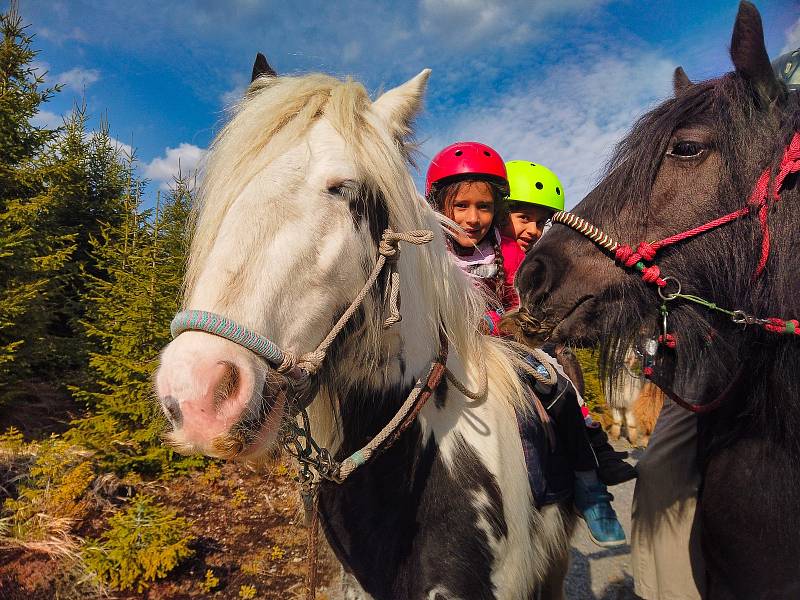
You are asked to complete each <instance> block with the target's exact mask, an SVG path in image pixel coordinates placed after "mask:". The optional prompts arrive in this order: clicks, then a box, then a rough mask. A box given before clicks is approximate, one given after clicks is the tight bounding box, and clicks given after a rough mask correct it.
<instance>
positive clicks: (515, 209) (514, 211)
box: [502, 160, 636, 547]
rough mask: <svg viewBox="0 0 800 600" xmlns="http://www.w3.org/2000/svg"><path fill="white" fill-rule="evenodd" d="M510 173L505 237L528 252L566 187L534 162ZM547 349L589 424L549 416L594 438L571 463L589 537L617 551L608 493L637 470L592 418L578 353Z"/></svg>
mask: <svg viewBox="0 0 800 600" xmlns="http://www.w3.org/2000/svg"><path fill="white" fill-rule="evenodd" d="M506 172H507V176H508V186H509V194H508V197H507V198H506V210H507V213H508V217H507V218H506V221H505V222H504V224H503V227H502V234H503V235H504V236H506V237H508V238H511V239H513V240H516V242H517V245H518V246H519V248H520V250H521V251H522V252H527V251H528V250H529V249H530V248H531V247H532V246H533V245H534V244H535V243H536V242H537V241H538V239H539V238H540V237H541V236H542V234H543V233H544V229H545V225H546V223H547V221H549V220H550V218H551V217H552V215H553V213H554V212H556V211H559V210H564V187H563V186H562V185H561V182H560V181H559V179H558V177H557V176H556V174H555V173H553V172H552V171H551V170H550V169H548V168H547V167H545V166H543V165H540V164H537V163H533V162H530V161H524V160H514V161H511V162H508V163H506ZM511 275H512V276H513V275H514V274H513V273H512V274H511ZM543 349H544V350H545V351H547V352H548V353H550V354H552V355H554V356H556V358H557V359H558V362H559V363H561V364H562V366H563V367H564V369H565V371H566V372H567V375H568V376H569V378H570V379H571V380H572V381H573V382H575V384H576V386H577V387H578V390H577V391H578V394H579V397H578V399H579V404H580V406H581V412H582V416H583V419H584V423H582V424H581V423H578V422H577V421H576V420H577V419H578V418H579V417H578V416H577V415H575V414H573V412H572V409H573V408H574V407H572V406H567V405H565V404H561V405H558V404H554V405H553V406H551V407H550V409H549V410H548V412H551V416H552V417H553V418H554V422H555V423H556V425H557V426H558V427H559V428H560V429H563V431H561V432H560V433H559V435H560V436H561V437H562V438H563V437H567V436H573V437H575V436H579V437H582V438H588V441H589V444H590V451H588V452H587V450H586V446H585V444H581V443H574V444H572V445H571V448H572V449H573V456H572V457H571V462H572V463H573V467H574V468H575V507H576V508H577V510H578V513H579V514H580V515H581V517H583V519H584V520H585V521H586V524H587V526H588V528H589V535H590V537H591V538H592V540H593V541H594V542H595V543H597V544H598V545H600V546H611V547H613V546H617V545H620V544H623V543H624V542H625V532H624V531H623V529H622V525H620V523H619V520H618V519H617V515H616V513H615V512H614V509H613V508H612V507H611V503H610V501H611V500H612V499H613V496H612V495H611V494H610V493H609V492H608V488H607V487H606V483H608V484H609V485H613V484H617V483H622V482H624V481H628V480H630V479H632V478H633V477H635V476H636V473H635V470H634V469H633V467H631V466H630V465H629V464H627V463H625V462H623V461H622V460H621V456H622V455H621V454H620V453H617V452H615V451H614V449H613V448H612V447H611V445H610V444H609V443H608V438H607V436H606V434H605V432H604V431H603V429H602V428H601V427H600V426H599V424H598V423H595V422H594V421H593V420H592V418H591V417H590V416H589V411H588V409H587V408H586V406H585V405H584V404H583V401H582V399H581V398H580V394H582V392H583V390H582V389H581V388H582V382H583V375H582V373H581V369H580V365H579V364H578V362H577V360H576V359H575V357H574V355H572V354H571V353H570V352H569V351H568V350H567V349H565V348H564V347H563V346H562V347H558V346H556V347H551V348H548V347H546V346H545V348H543ZM554 413H556V414H554ZM581 430H582V431H581ZM598 473H599V477H598Z"/></svg>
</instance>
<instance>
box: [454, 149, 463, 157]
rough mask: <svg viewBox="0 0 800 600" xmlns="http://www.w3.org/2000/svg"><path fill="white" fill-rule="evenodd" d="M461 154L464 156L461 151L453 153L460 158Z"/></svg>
mask: <svg viewBox="0 0 800 600" xmlns="http://www.w3.org/2000/svg"><path fill="white" fill-rule="evenodd" d="M462 154H464V151H463V150H456V152H455V155H456V156H461V155H462Z"/></svg>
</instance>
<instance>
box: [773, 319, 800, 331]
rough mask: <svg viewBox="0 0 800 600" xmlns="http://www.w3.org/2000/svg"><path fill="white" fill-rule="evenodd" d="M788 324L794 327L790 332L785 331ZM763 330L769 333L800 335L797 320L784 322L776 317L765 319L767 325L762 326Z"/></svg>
mask: <svg viewBox="0 0 800 600" xmlns="http://www.w3.org/2000/svg"><path fill="white" fill-rule="evenodd" d="M789 324H791V325H793V326H794V328H793V330H791V331H790V330H789V329H787V325H789ZM764 329H766V330H767V331H769V332H771V333H791V334H792V335H800V321H797V319H789V320H788V321H784V320H783V319H779V318H777V317H770V318H768V319H767V323H765V324H764Z"/></svg>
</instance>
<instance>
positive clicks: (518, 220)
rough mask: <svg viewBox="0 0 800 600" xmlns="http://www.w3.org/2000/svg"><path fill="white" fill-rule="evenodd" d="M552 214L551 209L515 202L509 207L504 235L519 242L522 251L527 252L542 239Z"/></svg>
mask: <svg viewBox="0 0 800 600" xmlns="http://www.w3.org/2000/svg"><path fill="white" fill-rule="evenodd" d="M552 214H553V211H552V210H551V209H549V208H546V207H544V206H539V205H538V204H527V203H525V202H514V203H512V204H510V205H509V212H508V221H506V224H505V226H504V227H503V231H502V233H503V235H505V236H506V237H510V238H513V239H515V240H517V244H518V245H519V247H520V248H522V251H523V252H527V251H528V249H529V248H530V247H531V246H533V245H534V244H535V243H536V240H538V239H539V238H540V237H542V232H543V231H544V226H545V224H546V223H547V220H548V219H549V218H550V217H551V216H552Z"/></svg>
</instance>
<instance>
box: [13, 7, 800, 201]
mask: <svg viewBox="0 0 800 600" xmlns="http://www.w3.org/2000/svg"><path fill="white" fill-rule="evenodd" d="M19 5H20V12H21V13H22V15H23V17H24V18H25V20H26V21H27V22H29V23H31V30H32V32H34V33H35V34H36V40H35V47H36V48H37V49H39V50H40V51H41V53H40V55H39V57H38V66H39V67H40V68H42V69H46V70H47V71H48V76H47V77H48V79H49V81H50V82H56V81H58V82H61V83H63V84H64V85H65V89H64V91H62V92H61V93H60V94H58V95H57V97H56V98H55V99H53V100H52V101H50V102H49V103H48V104H47V105H45V107H44V109H45V111H44V112H43V113H42V115H41V116H40V121H41V122H45V123H49V124H53V123H58V122H60V118H61V117H60V115H62V114H63V113H65V112H67V111H69V109H70V107H71V106H72V105H73V104H74V103H75V102H76V101H80V99H81V97H82V96H83V95H85V98H86V102H87V106H88V109H89V112H90V115H91V118H92V120H91V122H90V124H91V126H96V124H97V121H98V119H99V118H100V117H102V116H104V115H107V116H108V119H109V121H110V124H111V130H112V135H113V136H114V137H115V138H116V139H118V140H119V141H120V142H122V143H124V144H129V145H133V147H135V148H136V150H137V156H138V158H139V160H140V163H141V171H142V173H144V174H145V175H146V176H148V177H149V178H151V179H152V180H153V184H152V185H151V186H150V189H151V192H152V190H155V189H156V188H157V187H158V186H160V185H164V184H165V182H168V181H169V180H170V179H171V176H172V174H173V173H174V172H175V169H176V167H177V163H178V159H180V160H181V164H182V166H183V167H184V169H186V168H193V167H195V166H196V165H197V164H198V162H199V161H200V160H201V158H202V155H203V150H204V148H206V147H207V146H208V144H209V142H210V141H211V139H212V137H213V135H214V133H215V132H216V131H218V130H219V128H220V126H221V124H222V123H223V122H224V119H225V107H226V106H228V105H230V103H231V102H232V101H234V100H235V99H236V98H237V97H238V96H239V95H240V94H241V92H242V91H243V89H244V87H245V86H246V84H247V83H248V80H249V74H250V69H251V67H252V63H253V58H254V57H255V54H256V52H258V51H261V52H263V53H265V54H266V56H267V58H268V59H269V61H270V63H271V64H272V65H273V67H275V68H276V69H277V70H278V71H279V72H280V73H303V72H309V71H324V72H327V73H332V74H336V75H340V76H345V75H352V76H353V77H355V78H356V79H358V80H360V81H362V82H364V84H365V85H366V87H367V89H369V90H370V91H372V92H375V93H377V92H379V91H380V90H383V89H388V88H390V87H392V86H394V85H397V84H399V83H401V82H403V81H404V80H406V79H408V78H409V77H411V76H413V75H415V74H416V73H418V72H419V71H420V70H421V69H423V68H425V67H430V68H432V69H433V73H432V75H431V79H430V84H429V92H428V97H427V103H426V111H425V113H424V114H423V115H422V116H421V118H420V119H419V121H418V127H417V138H418V141H419V142H421V151H422V154H421V157H420V160H419V162H420V166H421V168H422V169H423V171H424V169H425V168H426V166H427V160H428V159H429V157H430V156H431V155H432V154H434V153H435V152H436V151H437V150H438V149H439V148H440V147H441V146H443V145H445V144H448V143H451V142H453V141H456V140H458V139H477V140H480V141H483V142H486V143H488V144H490V145H493V146H494V147H495V148H496V149H497V150H498V151H499V152H500V153H501V154H502V155H503V156H504V158H506V159H507V160H512V159H522V158H524V159H529V160H534V161H536V162H541V163H542V164H546V165H548V166H549V167H551V168H552V169H553V170H555V171H556V172H557V173H558V174H559V175H560V177H561V178H562V180H563V182H564V186H565V189H566V193H567V203H568V205H573V204H575V203H576V202H577V201H578V200H580V198H581V197H582V196H583V195H584V194H585V193H586V192H587V191H589V190H590V189H591V187H592V185H593V183H594V182H595V181H596V178H597V175H598V174H599V172H600V170H601V169H602V166H603V163H604V161H605V159H606V158H607V156H608V154H609V152H610V150H611V149H612V148H613V145H614V144H615V143H616V142H617V141H618V140H619V139H620V137H621V136H622V135H623V134H624V133H625V131H626V130H627V129H628V128H629V127H630V125H631V124H632V123H633V121H634V120H635V118H636V117H637V116H638V115H639V114H641V113H642V112H643V111H644V110H646V109H647V108H648V107H650V106H652V105H653V104H654V103H655V102H658V101H659V100H661V99H663V98H665V97H667V96H668V95H669V93H670V92H671V76H672V71H673V69H674V68H675V66H677V65H682V66H683V67H684V69H685V70H686V72H687V73H688V74H689V77H690V78H692V79H693V80H697V79H703V78H707V77H711V76H716V75H719V74H721V73H724V72H726V71H728V70H730V62H729V59H728V56H727V48H728V44H729V42H730V34H731V28H732V25H733V21H734V17H735V15H736V10H737V6H738V3H737V2H735V1H732V0H724V1H723V0H703V1H700V0H692V1H686V0H660V1H649V0H647V1H645V0H639V1H636V0H619V1H612V0H527V1H522V0H510V1H507V2H496V1H494V0H482V1H481V0H418V1H414V2H390V1H384V0H376V1H372V2H367V1H359V0H345V1H342V2H336V1H331V0H327V1H326V0H307V1H300V2H297V1H295V2H277V1H275V2H273V1H256V0H228V1H212V0H182V1H181V2H170V1H169V0H128V1H120V0H113V1H112V0H71V1H68V2H65V1H53V0H48V1H44V0H20V2H19ZM757 6H758V8H759V10H760V11H761V15H762V18H763V20H764V27H765V34H766V38H767V48H768V50H769V52H770V55H771V56H773V57H774V56H777V55H778V54H780V52H782V51H784V50H785V49H788V48H789V47H792V48H794V47H798V46H800V4H799V3H798V2H797V0H763V1H761V2H757Z"/></svg>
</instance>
